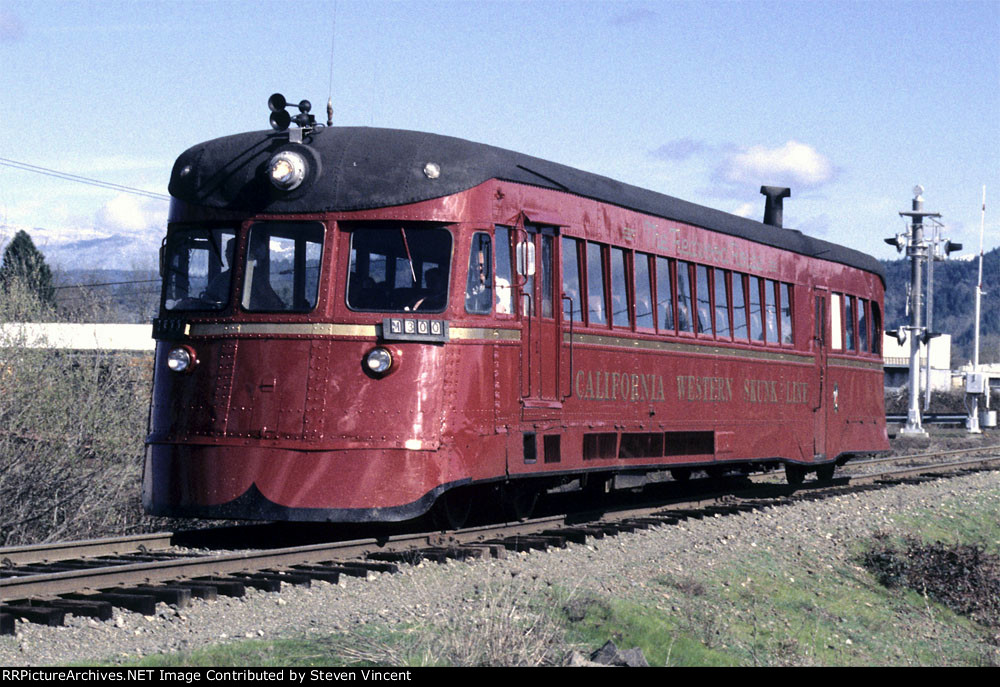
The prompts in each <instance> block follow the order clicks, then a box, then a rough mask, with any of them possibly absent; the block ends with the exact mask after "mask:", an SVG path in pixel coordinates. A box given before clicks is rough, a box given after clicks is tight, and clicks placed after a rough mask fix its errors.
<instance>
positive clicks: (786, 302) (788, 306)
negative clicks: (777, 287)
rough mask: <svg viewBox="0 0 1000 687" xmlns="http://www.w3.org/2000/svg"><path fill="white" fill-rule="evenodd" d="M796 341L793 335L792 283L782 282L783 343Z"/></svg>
mask: <svg viewBox="0 0 1000 687" xmlns="http://www.w3.org/2000/svg"><path fill="white" fill-rule="evenodd" d="M794 342H795V338H794V337H793V336H792V285H791V284H784V283H782V284H781V343H783V344H791V343H794Z"/></svg>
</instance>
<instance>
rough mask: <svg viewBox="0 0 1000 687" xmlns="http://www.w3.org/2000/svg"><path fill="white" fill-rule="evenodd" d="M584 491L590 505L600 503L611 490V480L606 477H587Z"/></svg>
mask: <svg viewBox="0 0 1000 687" xmlns="http://www.w3.org/2000/svg"><path fill="white" fill-rule="evenodd" d="M582 490H583V495H584V498H585V499H586V501H587V503H588V504H592V503H600V502H601V501H603V500H604V499H605V497H607V495H608V492H609V491H610V490H611V478H610V477H608V476H606V475H595V474H590V475H587V476H586V480H585V481H584V483H583V489H582Z"/></svg>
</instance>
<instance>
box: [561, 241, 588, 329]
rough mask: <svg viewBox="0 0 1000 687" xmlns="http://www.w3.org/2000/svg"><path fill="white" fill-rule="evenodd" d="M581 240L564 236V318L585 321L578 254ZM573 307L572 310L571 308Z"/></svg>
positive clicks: (575, 321) (567, 320) (577, 321)
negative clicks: (565, 297)
mask: <svg viewBox="0 0 1000 687" xmlns="http://www.w3.org/2000/svg"><path fill="white" fill-rule="evenodd" d="M578 244H579V241H577V240H576V239H571V238H569V237H568V236H563V238H562V277H563V287H562V288H563V295H565V296H569V298H567V299H563V302H562V303H563V320H564V321H566V322H569V321H570V320H572V321H573V322H574V323H580V322H583V300H582V296H581V294H580V263H579V262H578V259H579V258H578V256H577V245H578ZM570 308H572V311H571V310H570Z"/></svg>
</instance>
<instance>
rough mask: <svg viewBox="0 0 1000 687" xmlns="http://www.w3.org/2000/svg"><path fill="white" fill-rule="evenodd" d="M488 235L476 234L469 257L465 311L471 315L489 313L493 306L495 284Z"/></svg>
mask: <svg viewBox="0 0 1000 687" xmlns="http://www.w3.org/2000/svg"><path fill="white" fill-rule="evenodd" d="M490 253H491V251H490V237H489V235H488V234H476V236H475V238H473V243H472V251H471V253H470V255H469V279H468V283H467V285H466V289H465V310H466V311H467V312H470V313H478V314H483V313H489V312H490V308H491V307H492V306H493V284H492V279H491V276H492V275H491V274H490V265H491V263H492V256H491V255H490Z"/></svg>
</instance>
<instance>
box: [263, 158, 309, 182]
mask: <svg viewBox="0 0 1000 687" xmlns="http://www.w3.org/2000/svg"><path fill="white" fill-rule="evenodd" d="M267 174H268V176H269V177H270V178H271V183H272V184H274V187H275V188H277V189H279V190H281V191H291V190H292V189H295V188H298V187H299V185H300V184H301V183H302V181H303V179H305V178H306V161H305V158H303V157H302V156H301V155H299V154H298V153H296V152H294V151H291V150H283V151H281V152H280V153H277V154H276V155H275V156H274V157H272V158H271V161H270V162H269V163H268V165H267Z"/></svg>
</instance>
